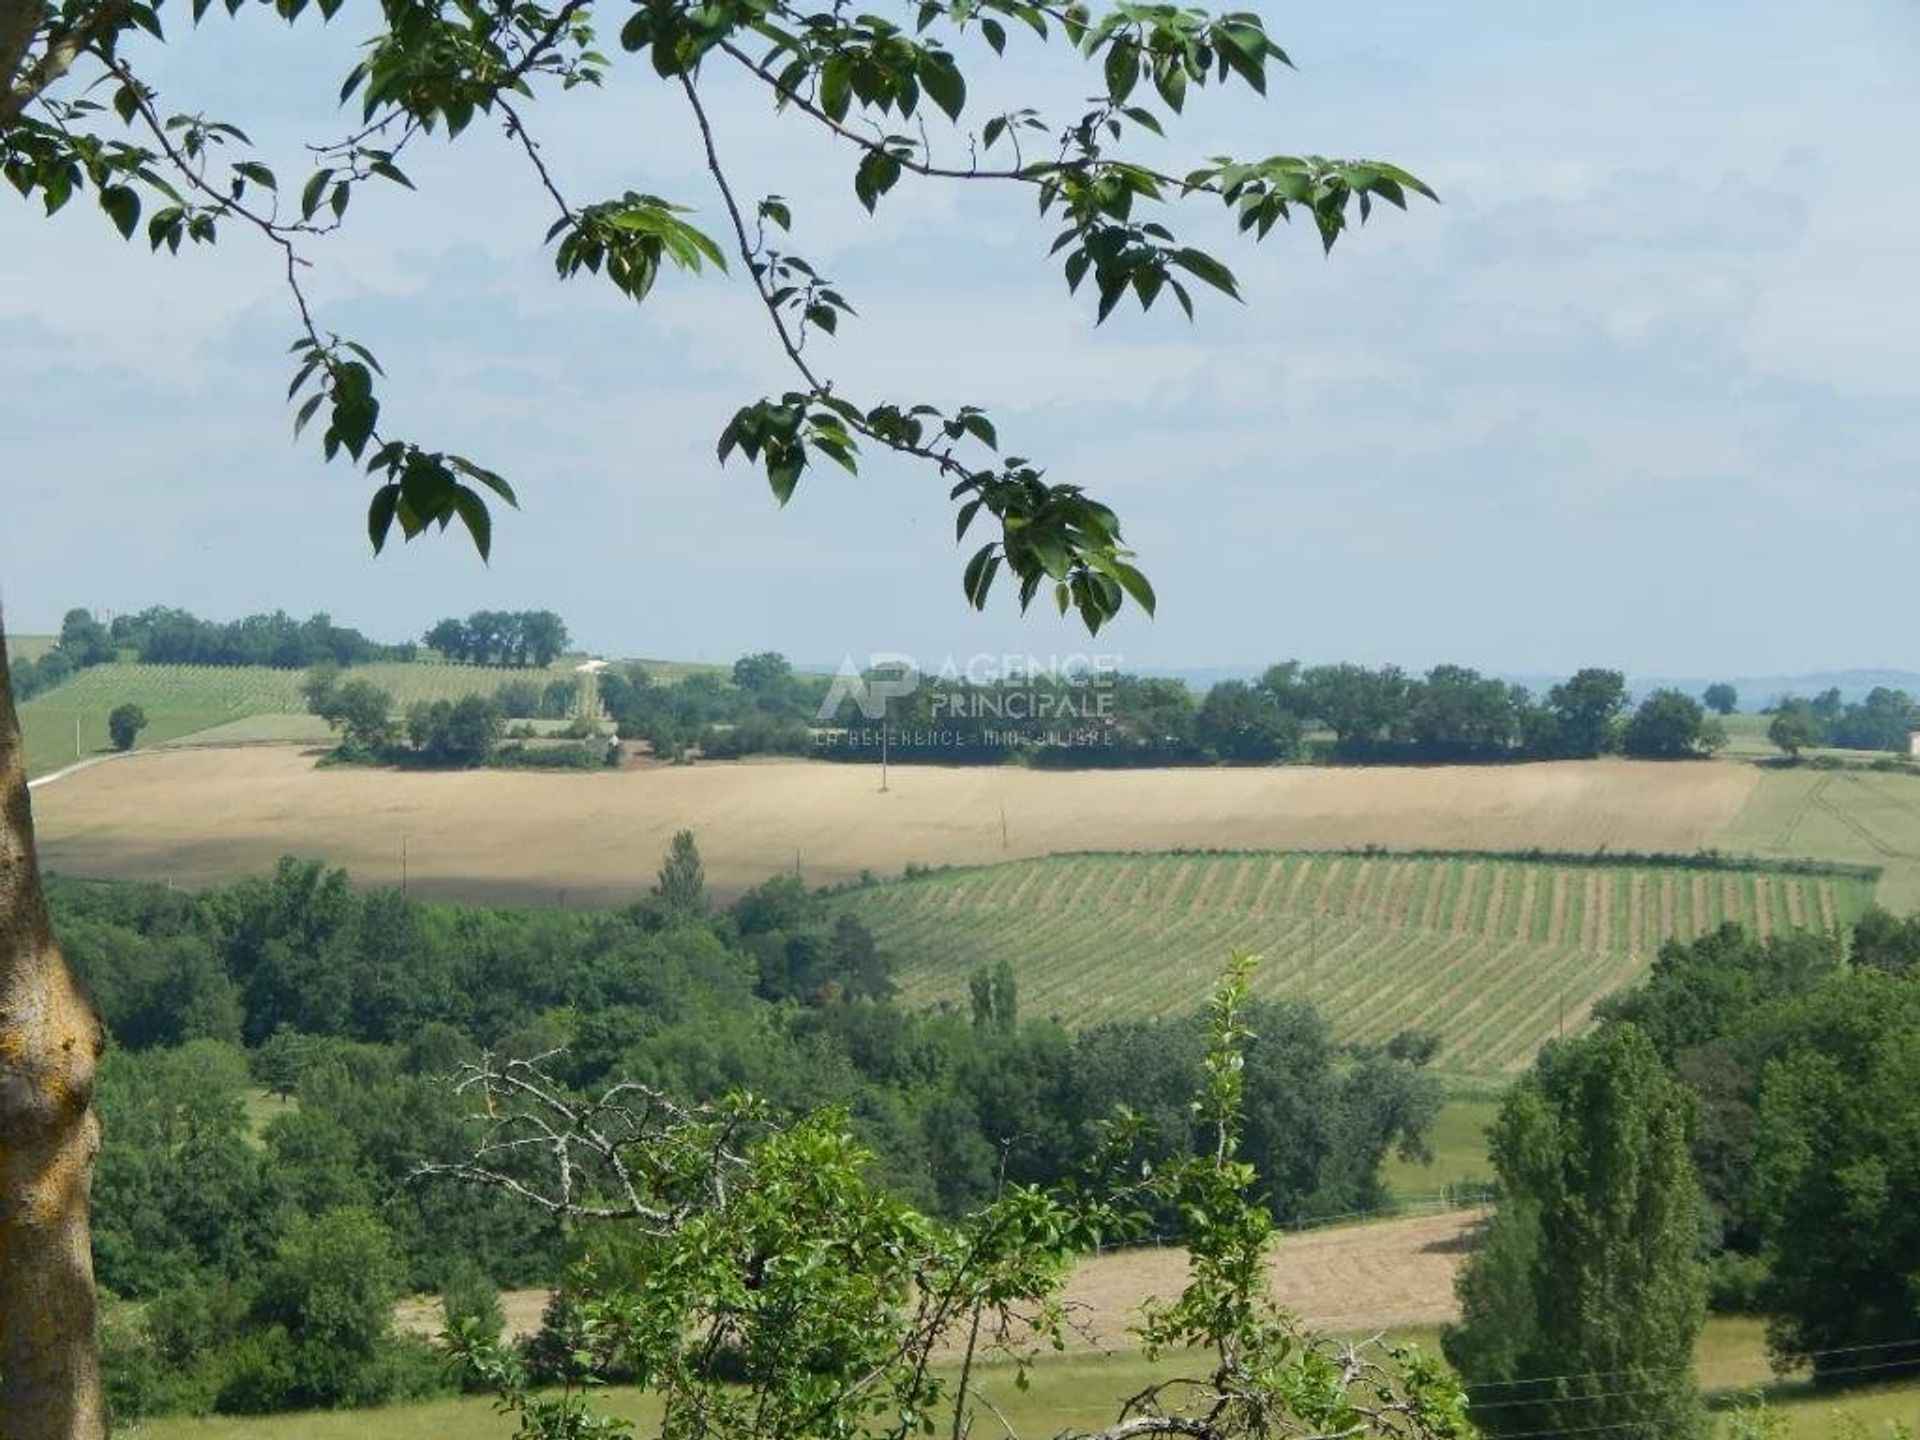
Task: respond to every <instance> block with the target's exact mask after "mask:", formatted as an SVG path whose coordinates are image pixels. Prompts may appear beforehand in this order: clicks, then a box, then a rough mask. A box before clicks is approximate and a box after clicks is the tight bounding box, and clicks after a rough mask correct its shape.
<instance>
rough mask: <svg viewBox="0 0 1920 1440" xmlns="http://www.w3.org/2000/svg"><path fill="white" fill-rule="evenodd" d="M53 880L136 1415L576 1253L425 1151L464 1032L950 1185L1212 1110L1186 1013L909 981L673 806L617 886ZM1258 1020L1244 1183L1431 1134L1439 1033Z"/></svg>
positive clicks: (322, 1368) (304, 1359)
mask: <svg viewBox="0 0 1920 1440" xmlns="http://www.w3.org/2000/svg"><path fill="white" fill-rule="evenodd" d="M53 898H54V904H55V909H56V914H57V922H58V926H59V930H60V935H61V938H62V942H63V944H64V945H65V946H66V948H67V951H68V953H69V954H70V955H71V957H72V959H73V962H74V964H75V965H76V967H77V968H78V969H79V970H80V972H81V973H82V974H83V975H84V976H85V977H86V979H87V981H88V983H89V985H90V986H91V987H92V989H93V991H94V994H95V996H96V998H97V1000H98V1003H99V1005H100V1008H101V1011H102V1014H103V1016H104V1017H105V1019H106V1022H107V1024H108V1026H109V1029H110V1031H111V1033H112V1035H113V1038H114V1041H115V1045H114V1048H113V1050H112V1051H111V1052H110V1053H109V1054H108V1056H107V1057H106V1060H105V1062H104V1064H103V1067H102V1072H101V1080H100V1090H99V1103H100V1108H101V1113H102V1116H103V1119H104V1123H105V1124H106V1126H107V1130H108V1133H109V1135H110V1136H111V1137H112V1138H111V1141H110V1143H109V1144H107V1145H106V1146H105V1147H104V1148H103V1150H102V1152H101V1158H100V1162H99V1164H100V1168H99V1173H98V1178H97V1181H96V1184H95V1252H96V1256H97V1264H98V1269H99V1278H100V1282H101V1284H102V1285H103V1286H105V1287H106V1289H107V1290H108V1291H110V1292H111V1293H112V1294H113V1295H115V1296H117V1297H119V1298H120V1300H122V1301H124V1302H126V1303H125V1304H123V1305H119V1306H117V1307H115V1308H114V1309H113V1310H112V1311H111V1318H110V1323H109V1326H108V1332H107V1338H108V1344H109V1357H110V1367H111V1372H112V1376H113V1384H114V1393H115V1397H116V1403H117V1405H118V1407H119V1409H120V1413H121V1414H122V1415H123V1416H131V1415H135V1414H140V1413H155V1412H160V1411H167V1410H181V1409H185V1410H193V1411H200V1410H208V1409H215V1410H223V1411H261V1410H270V1409H279V1408H286V1407H293V1406H304V1405H332V1404H343V1403H345V1404H355V1403H372V1402H375V1401H379V1400H383V1399H390V1398H396V1397H399V1396H403V1395H408V1394H416V1393H421V1392H423V1391H425V1390H429V1389H433V1388H436V1387H438V1386H441V1385H443V1384H444V1383H445V1378H444V1370H443V1368H442V1367H441V1366H440V1365H439V1364H438V1362H437V1361H435V1360H434V1359H433V1357H432V1356H431V1355H430V1354H429V1352H428V1351H427V1349H426V1347H425V1346H424V1345H423V1344H415V1343H413V1342H410V1341H403V1340H400V1339H397V1338H395V1337H394V1336H393V1335H392V1334H391V1333H390V1327H389V1325H388V1323H387V1321H388V1318H389V1316H390V1313H391V1306H392V1304H393V1302H394V1300H395V1299H396V1298H398V1297H399V1296H400V1295H401V1294H402V1293H403V1292H406V1291H415V1290H435V1291H437V1290H443V1289H444V1290H449V1291H451V1292H452V1294H453V1296H454V1302H455V1304H456V1306H457V1305H459V1304H461V1303H465V1302H464V1301H463V1300H462V1299H461V1297H463V1296H479V1297H481V1299H479V1300H476V1301H474V1302H473V1303H475V1304H476V1305H479V1306H480V1308H482V1309H484V1308H485V1305H484V1297H485V1296H486V1295H488V1294H489V1293H490V1292H491V1287H493V1286H496V1285H499V1286H514V1285H529V1284H539V1283H547V1282H552V1281H555V1280H557V1279H558V1278H559V1276H560V1274H561V1271H562V1268H563V1264H564V1262H565V1260H566V1259H567V1257H568V1256H569V1254H570V1253H572V1244H573V1242H571V1241H569V1239H568V1238H567V1236H566V1235H563V1233H562V1231H561V1230H560V1229H559V1228H558V1227H557V1226H555V1225H554V1224H553V1223H551V1221H550V1220H548V1219H547V1218H546V1217H544V1216H543V1215H542V1214H541V1213H539V1212H538V1211H536V1210H535V1209H533V1208H531V1207H529V1206H527V1205H525V1204H522V1203H520V1202H518V1201H515V1200H513V1199H510V1198H508V1197H505V1196H503V1195H500V1194H498V1193H496V1192H491V1191H484V1190H479V1189H474V1188H471V1187H468V1186H463V1185H461V1184H458V1183H455V1182H452V1181H448V1180H440V1179H423V1178H420V1177H419V1176H418V1175H417V1174H416V1171H417V1169H418V1167H419V1166H421V1165H422V1164H424V1163H427V1162H446V1161H451V1160H455V1159H458V1158H460V1157H462V1156H464V1155H465V1154H466V1152H467V1149H468V1148H469V1146H470V1145H471V1144H472V1139H473V1134H474V1129H473V1124H472V1110H471V1102H469V1101H466V1100H463V1099H462V1098H461V1097H460V1096H459V1095H457V1094H456V1093H455V1090H454V1088H453V1085H452V1083H451V1077H452V1076H453V1074H454V1073H455V1072H456V1071H457V1070H458V1068H459V1067H460V1065H461V1064H462V1063H463V1062H466V1061H471V1060H474V1059H476V1058H478V1057H479V1056H480V1055H481V1054H482V1052H483V1051H485V1052H490V1053H492V1054H494V1055H510V1056H522V1057H527V1056H537V1055H543V1054H545V1055H549V1056H550V1058H549V1060H548V1061H547V1062H546V1065H547V1067H548V1068H549V1070H550V1072H551V1073H552V1074H554V1075H555V1076H556V1077H558V1078H559V1079H560V1080H561V1081H562V1082H563V1083H564V1084H565V1085H566V1086H568V1087H569V1088H570V1089H571V1090H573V1091H575V1092H577V1093H580V1094H588V1093H597V1090H598V1089H599V1087H602V1086H604V1085H605V1084H608V1083H610V1082H612V1081H613V1080H616V1079H633V1080H638V1081H641V1082H644V1083H647V1084H650V1085H653V1086H656V1087H658V1088H659V1089H661V1090H663V1091H666V1092H668V1093H671V1094H675V1095H679V1096H684V1097H692V1098H718V1097H720V1096H722V1095H725V1094H727V1093H729V1092H735V1091H750V1092H753V1093H755V1094H757V1095H759V1096H762V1097H764V1098H765V1100H766V1101H768V1102H769V1103H770V1104H771V1105H772V1106H774V1107H776V1109H777V1110H778V1111H780V1112H781V1113H787V1114H799V1113H801V1112H808V1111H818V1110H821V1109H826V1110H829V1111H838V1112H840V1113H844V1114H845V1115H847V1116H848V1117H849V1119H850V1123H851V1124H852V1126H853V1130H854V1133H855V1134H856V1135H857V1136H858V1137H859V1138H860V1139H861V1140H862V1141H864V1142H865V1143H866V1144H867V1145H869V1146H870V1147H871V1148H872V1149H873V1150H874V1151H875V1152H876V1154H877V1156H878V1162H877V1163H878V1175H879V1177H880V1179H881V1181H882V1184H883V1186H884V1188H885V1189H886V1190H888V1191H889V1192H891V1193H894V1194H897V1195H898V1196H900V1197H903V1198H905V1199H907V1200H910V1201H911V1202H913V1203H914V1204H916V1205H917V1206H920V1207H922V1208H924V1209H926V1210H927V1211H929V1212H931V1213H933V1214H937V1215H946V1216H954V1215H958V1214H960V1213H962V1212H965V1211H968V1210H970V1209H973V1208H974V1207H977V1206H979V1205H980V1204H982V1203H984V1202H985V1201H987V1200H989V1199H991V1198H992V1196H993V1195H995V1194H996V1193H997V1192H998V1191H999V1190H1000V1189H1001V1187H1003V1186H1004V1185H1007V1184H1019V1183H1022V1182H1035V1183H1051V1182H1058V1181H1062V1180H1065V1179H1067V1178H1069V1177H1071V1176H1073V1175H1075V1174H1077V1173H1078V1172H1079V1171H1080V1170H1081V1169H1083V1168H1084V1167H1085V1166H1086V1165H1087V1164H1088V1163H1089V1162H1090V1160H1091V1159H1092V1157H1093V1155H1094V1153H1095V1151H1096V1150H1097V1149H1098V1147H1099V1146H1100V1145H1101V1143H1102V1135H1103V1128H1102V1127H1103V1124H1104V1122H1105V1121H1107V1120H1108V1119H1109V1118H1110V1116H1111V1115H1112V1113H1113V1111H1114V1107H1115V1106H1116V1105H1118V1104H1124V1105H1127V1106H1129V1107H1131V1109H1132V1110H1133V1111H1135V1112H1137V1114H1138V1115H1139V1116H1140V1117H1142V1120H1143V1122H1144V1126H1143V1129H1142V1132H1141V1134H1140V1135H1139V1137H1138V1138H1137V1141H1136V1142H1135V1143H1136V1144H1137V1145H1138V1146H1139V1147H1140V1149H1141V1153H1142V1154H1143V1155H1146V1156H1157V1157H1160V1158H1161V1159H1163V1160H1164V1159H1166V1158H1168V1157H1173V1156H1178V1155H1182V1154H1187V1153H1191V1152H1192V1150H1193V1148H1194V1146H1195V1144H1196V1135H1195V1126H1196V1124H1197V1121H1196V1117H1195V1114H1194V1111H1193V1109H1192V1106H1191V1103H1190V1102H1191V1099H1192V1097H1193V1095H1194V1094H1195V1093H1197V1091H1198V1089H1199V1086H1200V1083H1201V1073H1202V1061H1203V1056H1204V1051H1205V1036H1204V1032H1203V1027H1202V1025H1201V1023H1200V1020H1199V1018H1198V1015H1197V1014H1196V1016H1195V1017H1194V1018H1193V1019H1190V1020H1182V1021H1167V1022H1137V1023H1129V1024H1122V1025H1110V1026H1103V1027H1098V1028H1094V1029H1091V1030H1086V1031H1081V1032H1079V1033H1073V1032H1070V1031H1068V1030H1067V1029H1066V1028H1064V1026H1063V1025H1062V1024H1061V1022H1060V1020H1059V1019H1058V1018H1056V1017H1048V1016H1033V1015H1024V1014H1022V1013H1021V1012H1020V1009H1019V1001H1018V996H1017V994H1016V993H1015V987H1014V983H1013V979H1012V976H1011V974H1010V973H1009V972H1007V971H1005V970H1001V971H999V972H996V973H983V974H981V975H978V976H976V977H975V980H974V985H973V998H972V1002H971V1004H970V1006H969V1007H968V1008H967V1009H966V1010H964V1011H962V1010H958V1009H943V1010H938V1011H933V1012H919V1013H916V1012H910V1011H907V1010H904V1009H902V1008H900V1007H898V1006H896V1005H895V1004H894V1003H893V1002H892V1000H891V998H890V996H891V992H892V984H891V980H890V972H891V961H890V958H889V957H888V956H886V955H884V954H881V953H879V952H878V951H877V950H876V948H875V946H874V942H873V939H872V937H871V936H870V935H869V934H868V933H867V932H866V931H865V930H864V929H863V928H862V927H861V926H860V925H859V924H858V923H857V922H855V921H853V920H852V919H850V918H847V917H844V916H840V917H837V918H836V917H835V915H834V914H833V911H832V908H831V905H830V901H829V899H828V897H823V896H821V895H819V894H815V893H812V892H809V891H808V890H807V888H806V887H805V886H804V885H803V884H801V883H800V882H799V881H798V880H796V879H794V878H793V877H791V876H782V877H776V878H774V879H772V880H769V881H768V882H767V883H765V884H764V885H762V886H760V887H758V888H757V889H755V890H753V891H751V892H749V893H748V894H747V895H745V896H744V897H742V898H741V899H740V900H739V901H738V902H737V903H736V904H734V905H733V906H731V907H729V908H728V909H726V910H724V911H719V910H715V909H713V908H711V907H710V906H709V905H708V903H707V901H706V897H705V893H704V884H703V880H702V876H701V871H700V866H699V858H698V852H697V849H696V848H695V847H694V845H693V843H692V839H691V837H690V836H683V837H682V838H681V839H680V840H678V841H676V844H675V846H674V849H673V851H672V852H671V853H670V854H669V856H668V857H667V860H666V863H665V864H664V865H663V867H662V870H661V873H660V877H659V883H658V884H657V886H656V887H655V890H654V892H653V894H652V895H651V897H650V898H649V899H647V900H646V901H643V902H642V903H640V904H638V905H636V906H634V907H632V908H631V909H628V910H625V911H620V912H603V913H592V914H579V913H558V912H515V911H504V910H483V909H473V908H465V907H453V906H438V905H422V904H419V903H417V902H414V901H412V900H410V899H408V898H407V897H406V896H404V895H401V894H398V893H396V892H392V891H373V892H367V893H360V892H357V891H355V890H354V889H352V888H350V887H349V885H348V884H347V881H346V877H345V875H344V874H342V873H341V872H338V871H330V870H327V869H324V868H322V867H320V866H318V865H314V864H306V863H301V862H296V861H292V860H288V861H283V862H282V863H281V865H280V867H279V868H278V869H277V870H276V871H275V872H274V873H273V874H272V875H270V876H262V877H258V878H255V879H250V880H246V881H242V882H239V883H237V884H234V885H231V886H227V887H224V888H221V889H218V890H214V891H210V892H207V893H205V894H201V895H188V894H185V893H181V892H177V891H170V890H166V889H161V888H156V887H145V886H130V885H126V886H123V885H105V886H102V885H86V886H81V885H74V884H56V885H55V887H54V892H53ZM1203 999H1204V997H1203V996H1198V995H1196V996H1195V1006H1196V1011H1197V1010H1198V1008H1199V1006H1200V1003H1201V1002H1202V1000H1203ZM1248 1023H1249V1027H1250V1028H1251V1029H1252V1030H1253V1031H1254V1033H1255V1035H1256V1036H1257V1038H1255V1039H1254V1040H1252V1041H1250V1042H1249V1045H1248V1049H1247V1055H1246V1072H1245V1086H1246V1099H1245V1139H1244V1143H1245V1149H1246V1154H1247V1157H1248V1158H1249V1159H1250V1160H1251V1161H1252V1163H1253V1165H1254V1167H1255V1173H1256V1175H1257V1192H1258V1196H1259V1198H1260V1200H1261V1202H1262V1203H1263V1204H1264V1205H1265V1206H1266V1207H1268V1208H1269V1209H1270V1210H1271V1212H1272V1213H1273V1214H1274V1215H1275V1216H1276V1217H1277V1218H1279V1219H1281V1220H1282V1221H1285V1222H1295V1221H1300V1220H1304V1219H1310V1218H1312V1217H1314V1216H1318V1215H1331V1214H1341V1213H1346V1212H1350V1211H1354V1210H1360V1209H1366V1208H1370V1207H1373V1206H1376V1205H1378V1204H1380V1203H1381V1202H1382V1200H1383V1198H1384V1196H1383V1191H1382V1188H1381V1184H1380V1180H1379V1169H1380V1164H1381V1161H1382V1159H1383V1158H1384V1157H1385V1156H1386V1155H1387V1154H1388V1153H1389V1152H1391V1151H1404V1152H1407V1153H1418V1152H1419V1151H1420V1149H1421V1147H1422V1144H1423V1136H1424V1135H1425V1132H1426V1130H1427V1127H1428V1126H1429V1124H1430V1123H1431V1120H1432V1118H1433V1116H1434V1115H1435V1113H1436V1112H1437V1109H1438V1106H1439V1103H1440V1092H1439V1086H1438V1083H1437V1082H1436V1081H1435V1080H1434V1079H1433V1078H1432V1077H1431V1076H1430V1075H1429V1074H1427V1073H1426V1071H1425V1069H1424V1068H1423V1067H1424V1065H1425V1063H1426V1061H1427V1060H1428V1059H1429V1058H1430V1057H1431V1054H1432V1050H1433V1047H1432V1044H1431V1042H1430V1041H1428V1040H1427V1039H1426V1038H1425V1037H1422V1036H1420V1035H1417V1034H1409V1035H1406V1036H1402V1037H1400V1038H1399V1039H1397V1040H1396V1041H1395V1042H1394V1043H1393V1044H1392V1045H1389V1046H1386V1047H1381V1048H1371V1047H1355V1046H1348V1045H1341V1044H1337V1043H1335V1041H1334V1040H1333V1039H1332V1037H1331V1035H1330V1033H1329V1030H1328V1027H1327V1025H1326V1023H1325V1021H1324V1020H1323V1019H1322V1018H1321V1017H1320V1016H1318V1015H1317V1014H1315V1013H1314V1012H1313V1011H1312V1010H1311V1009H1310V1008H1308V1007H1306V1006H1302V1005H1258V1006H1255V1007H1253V1009H1252V1011H1251V1012H1250V1013H1249V1016H1248ZM1181 1224H1182V1221H1181V1218H1180V1216H1179V1215H1178V1214H1176V1213H1171V1212H1170V1213H1165V1214H1159V1215H1156V1216H1153V1217H1151V1225H1152V1227H1153V1228H1155V1229H1157V1230H1159V1231H1161V1232H1164V1233H1173V1232H1176V1231H1178V1230H1179V1228H1180V1226H1181ZM574 1238H575V1240H577V1239H578V1238H579V1237H578V1236H575V1237H574ZM536 1348H537V1347H536Z"/></svg>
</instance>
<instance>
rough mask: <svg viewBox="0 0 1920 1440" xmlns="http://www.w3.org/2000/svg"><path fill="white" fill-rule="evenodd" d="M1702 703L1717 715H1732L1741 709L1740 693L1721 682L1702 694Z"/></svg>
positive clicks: (1708, 687)
mask: <svg viewBox="0 0 1920 1440" xmlns="http://www.w3.org/2000/svg"><path fill="white" fill-rule="evenodd" d="M1700 703H1701V704H1703V705H1705V706H1706V707H1707V709H1709V710H1711V711H1712V712H1713V713H1714V714H1716V715H1731V714H1733V712H1734V711H1736V710H1738V709H1739V708H1740V692H1739V691H1738V690H1736V689H1734V688H1733V686H1731V685H1729V684H1727V682H1726V681H1724V680H1721V681H1719V682H1717V683H1716V684H1713V685H1709V686H1707V688H1706V689H1705V690H1703V691H1701V692H1700Z"/></svg>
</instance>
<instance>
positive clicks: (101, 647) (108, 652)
mask: <svg viewBox="0 0 1920 1440" xmlns="http://www.w3.org/2000/svg"><path fill="white" fill-rule="evenodd" d="M119 654H120V650H119V647H118V646H117V645H116V644H115V643H114V641H113V637H112V636H111V635H110V634H108V632H107V627H106V626H104V625H102V624H101V623H100V622H99V621H98V620H96V619H94V618H93V615H92V613H91V612H90V611H87V610H80V609H74V610H69V611H67V613H66V615H65V616H64V617H63V618H62V619H61V621H60V638H59V639H58V640H56V641H55V642H54V644H53V648H52V649H50V650H48V651H47V652H46V653H45V654H44V655H41V656H40V657H39V658H38V659H36V660H26V659H16V660H13V661H12V662H11V669H12V671H13V698H14V699H15V700H30V699H32V698H33V697H34V696H35V695H38V694H40V693H41V692H42V691H44V690H51V689H52V688H53V687H54V686H56V685H58V684H59V683H60V682H61V681H62V680H65V679H66V678H67V677H68V676H69V675H72V674H74V673H75V672H76V671H80V670H86V669H89V668H90V667H92V666H95V665H104V664H106V663H107V662H108V661H110V660H116V659H118V658H119Z"/></svg>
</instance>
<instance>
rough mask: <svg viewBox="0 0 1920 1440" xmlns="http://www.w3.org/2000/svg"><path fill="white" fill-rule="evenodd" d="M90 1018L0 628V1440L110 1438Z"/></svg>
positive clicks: (95, 1028) (96, 1033)
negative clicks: (56, 908)
mask: <svg viewBox="0 0 1920 1440" xmlns="http://www.w3.org/2000/svg"><path fill="white" fill-rule="evenodd" d="M102 1043H103V1036H102V1032H101V1029H100V1020H99V1017H98V1015H97V1014H96V1013H95V1011H94V1008H93V1002H92V1001H91V1000H90V999H89V998H88V996H87V994H86V992H85V990H83V989H82V988H81V986H80V984H79V982H78V981H77V980H76V979H75V978H74V976H73V972H72V971H70V970H68V969H67V965H66V962H65V961H64V960H63V959H61V957H60V950H59V947H58V946H57V945H56V944H55V943H54V938H53V926H52V921H51V918H50V916H49V915H48V913H47V900H46V895H45V892H44V891H43V890H42V889H41V887H40V868H39V864H38V862H37V861H36V859H35V858H34V849H33V813H32V810H31V808H30V806H29V803H28V799H27V768H26V754H25V751H24V748H23V746H22V744H21V740H20V723H19V717H18V715H17V714H16V712H15V710H14V704H13V681H12V677H11V675H10V673H9V670H8V666H7V658H6V634H5V627H4V625H0V1436H5V1437H6V1440H99V1437H103V1436H105V1434H106V1433H107V1422H106V1406H105V1403H104V1400H103V1397H102V1395H101V1392H100V1353H99V1343H98V1339H97V1337H96V1327H95V1305H94V1293H93V1250H92V1247H91V1245H90V1244H89V1241H88V1233H87V1209H88V1194H89V1191H90V1189H91V1187H92V1183H93V1157H94V1152H95V1151H96V1150H98V1148H99V1141H100V1126H99V1122H98V1121H97V1120H96V1119H95V1118H94V1114H93V1073H94V1064H95V1062H96V1060H97V1059H98V1058H99V1055H100V1050H101V1046H102Z"/></svg>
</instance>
